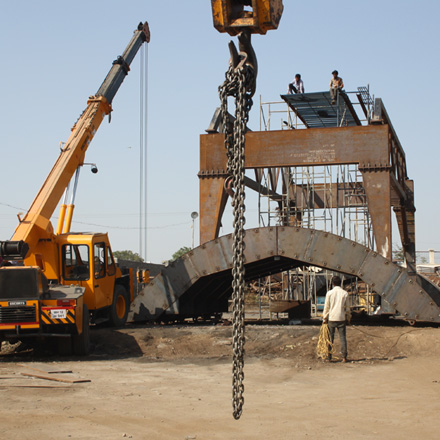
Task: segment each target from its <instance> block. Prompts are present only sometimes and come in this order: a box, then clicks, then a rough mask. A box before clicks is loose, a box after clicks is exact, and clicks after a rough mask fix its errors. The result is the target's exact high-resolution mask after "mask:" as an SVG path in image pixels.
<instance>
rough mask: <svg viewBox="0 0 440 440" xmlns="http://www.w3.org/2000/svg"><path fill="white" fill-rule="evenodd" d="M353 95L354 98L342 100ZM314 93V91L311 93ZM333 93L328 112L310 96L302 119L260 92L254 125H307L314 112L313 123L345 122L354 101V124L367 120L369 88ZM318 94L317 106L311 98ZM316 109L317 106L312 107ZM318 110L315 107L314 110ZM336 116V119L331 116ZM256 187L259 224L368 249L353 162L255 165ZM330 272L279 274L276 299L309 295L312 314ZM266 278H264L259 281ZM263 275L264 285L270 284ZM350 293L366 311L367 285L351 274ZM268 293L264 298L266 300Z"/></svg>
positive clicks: (364, 207)
mask: <svg viewBox="0 0 440 440" xmlns="http://www.w3.org/2000/svg"><path fill="white" fill-rule="evenodd" d="M350 94H355V95H356V97H357V99H358V102H353V103H352V102H351V101H349V100H348V99H347V96H349V95H350ZM316 95H318V94H316ZM344 95H345V97H344V98H342V97H341V96H339V95H338V100H337V104H336V109H334V108H333V107H335V106H332V111H333V114H330V111H329V110H328V109H327V107H326V106H327V103H326V101H327V100H328V98H327V96H326V94H325V93H321V95H320V97H318V98H316V97H314V99H313V101H314V102H315V107H314V108H312V107H310V109H309V108H307V109H306V112H309V113H308V114H307V116H310V118H309V119H308V120H307V119H306V118H302V117H301V114H300V112H298V111H295V108H292V107H293V106H291V105H288V104H287V103H286V102H285V101H286V100H285V101H280V102H275V101H271V102H263V101H262V100H261V97H260V130H261V131H270V130H274V129H275V130H298V129H307V128H310V126H309V125H308V121H310V120H311V118H312V117H313V115H312V114H311V113H312V111H313V112H316V121H315V124H320V119H321V116H323V115H327V117H328V119H327V120H326V121H324V122H323V124H324V123H325V124H326V125H325V126H326V127H328V126H329V125H328V124H329V122H328V121H329V120H330V118H333V119H331V121H333V122H332V123H334V125H333V126H337V127H341V126H343V125H344V124H348V122H349V119H348V113H347V112H348V111H349V112H351V116H350V118H351V119H350V121H351V122H352V123H354V122H356V115H354V118H353V111H354V110H353V109H354V106H356V105H357V106H360V108H361V110H362V114H363V116H364V118H362V119H361V118H359V119H357V122H356V123H357V125H359V124H362V123H364V124H369V122H370V119H371V117H372V109H373V102H374V100H373V98H372V97H371V96H370V92H369V87H368V86H367V87H359V88H358V90H357V91H356V92H344ZM318 99H321V101H320V103H319V105H317V104H316V102H318V101H317V100H318ZM317 109H318V110H317ZM319 109H321V110H319ZM335 116H336V118H335ZM256 174H257V175H256V179H257V182H258V184H259V188H260V190H259V191H258V218H259V226H260V227H265V226H300V227H304V228H312V229H318V230H322V231H325V232H330V233H332V234H336V235H339V236H341V237H344V238H348V239H350V240H353V241H355V242H357V243H360V244H362V245H364V246H367V247H368V248H370V249H374V247H375V242H374V234H373V228H372V223H371V219H370V215H369V211H368V204H367V197H366V193H365V189H364V186H363V180H362V174H361V172H360V170H359V166H358V165H357V164H351V165H328V166H307V167H292V168H275V169H274V168H270V169H260V170H258V173H256ZM332 275H333V273H331V272H328V271H323V270H321V269H317V268H314V267H301V268H297V269H295V270H291V271H289V272H287V273H285V274H283V276H282V288H281V293H278V297H277V298H280V299H281V300H309V301H310V302H311V314H312V316H317V315H319V313H320V312H322V309H323V304H322V295H323V294H325V292H326V291H327V290H328V288H329V287H330V279H331V277H332ZM265 283H267V280H266V281H265ZM270 284H271V283H270V280H269V285H270ZM350 285H351V289H350V290H351V293H352V295H351V296H350V297H351V299H352V302H353V304H352V305H353V306H354V307H362V308H364V309H365V310H366V311H367V312H368V313H369V314H370V313H372V312H373V310H374V298H373V294H372V293H371V289H370V288H369V286H364V285H359V283H358V280H357V279H353V280H350ZM270 299H271V298H270V296H269V300H270Z"/></svg>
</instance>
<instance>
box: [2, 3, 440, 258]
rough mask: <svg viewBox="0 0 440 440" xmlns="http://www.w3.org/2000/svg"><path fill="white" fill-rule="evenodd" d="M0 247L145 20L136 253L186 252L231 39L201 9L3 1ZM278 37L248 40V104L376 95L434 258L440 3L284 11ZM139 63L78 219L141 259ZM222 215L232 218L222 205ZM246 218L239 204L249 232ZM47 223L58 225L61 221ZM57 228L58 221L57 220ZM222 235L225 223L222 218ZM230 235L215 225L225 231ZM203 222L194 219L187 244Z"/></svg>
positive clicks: (106, 129)
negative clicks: (333, 89)
mask: <svg viewBox="0 0 440 440" xmlns="http://www.w3.org/2000/svg"><path fill="white" fill-rule="evenodd" d="M0 5H1V10H2V14H1V16H0V49H1V65H2V68H1V73H0V77H1V81H0V99H1V103H2V105H1V106H0V165H1V171H0V175H1V183H2V192H1V194H0V240H7V239H9V238H10V237H11V236H12V234H13V232H14V229H15V227H16V226H17V222H18V221H17V217H16V215H17V213H18V212H26V210H27V209H28V208H29V206H30V204H31V202H32V200H33V198H34V197H35V195H36V194H37V192H38V190H39V188H40V186H41V184H42V183H43V181H44V179H45V178H46V176H47V174H48V173H49V171H50V169H51V168H52V166H53V163H54V162H55V160H56V158H57V156H58V154H59V143H60V142H61V141H66V140H67V138H68V136H69V134H70V128H71V127H72V125H73V123H74V122H75V121H76V120H77V118H78V116H79V115H80V114H81V112H82V111H83V109H84V108H85V107H86V102H87V98H88V97H89V95H93V94H94V93H95V92H96V91H97V90H98V88H99V86H100V85H101V82H102V81H103V79H104V77H105V76H106V74H107V72H108V70H109V69H110V67H111V62H112V61H113V60H114V59H115V58H116V56H117V55H120V54H121V53H122V52H123V50H124V48H125V47H126V45H127V43H128V41H129V40H130V38H131V36H132V32H133V30H134V29H135V28H136V27H137V24H138V23H139V22H140V21H145V20H147V21H148V22H149V25H150V29H151V42H150V44H149V45H148V125H147V130H148V136H147V139H148V155H147V170H148V172H147V194H148V208H147V212H148V216H147V238H148V247H147V251H146V254H144V255H143V256H144V257H145V258H146V259H147V260H149V261H153V262H162V261H163V260H166V259H169V258H170V257H171V255H172V254H173V253H174V252H175V251H176V250H178V249H179V248H180V247H182V246H191V240H192V229H191V226H192V220H191V212H193V211H198V210H199V206H198V205H199V202H198V200H199V188H198V178H197V173H198V171H199V136H200V134H203V133H204V130H205V129H206V128H207V127H208V125H209V122H210V120H211V117H212V115H213V113H214V111H215V109H216V107H217V106H218V105H219V98H218V92H217V89H218V86H219V84H221V83H222V81H223V79H224V72H225V70H226V68H227V64H228V58H229V53H228V47H227V43H228V41H229V40H230V37H229V36H228V35H226V34H220V33H218V32H217V31H216V30H215V29H214V27H213V25H212V15H211V2H210V1H209V0H193V1H191V2H177V1H175V0H174V1H171V0H161V1H160V2H158V1H153V0H142V1H141V0H126V1H124V2H120V1H115V0H106V1H101V0H93V1H90V0H89V1H83V0H77V1H76V2H73V3H72V2H60V1H59V0H58V1H52V0H40V1H38V2H34V1H30V0H22V1H20V2H11V1H6V0H0ZM284 8H285V9H284V14H283V17H282V20H281V23H280V27H279V29H278V30H276V31H270V32H268V34H267V35H265V36H259V35H258V36H255V37H254V39H253V45H254V48H255V50H256V53H257V57H258V62H259V76H258V83H257V92H256V97H255V101H256V104H255V105H254V108H253V109H252V114H251V118H250V123H249V126H250V128H251V129H253V130H257V129H258V127H259V115H258V113H259V111H258V100H259V96H260V95H261V97H262V99H263V100H264V101H271V100H279V95H280V94H283V93H285V91H286V89H287V84H288V83H289V82H290V81H292V80H293V77H294V75H295V73H297V72H300V73H301V74H302V78H303V80H304V83H305V87H306V91H310V92H311V91H321V90H326V89H327V88H328V83H329V80H330V77H331V74H330V73H331V71H332V70H333V69H338V70H339V72H340V75H341V76H342V77H343V79H344V82H345V88H346V90H355V89H356V88H357V87H358V86H363V85H367V84H370V89H371V92H372V94H374V95H375V96H376V97H380V98H382V99H383V101H384V104H385V106H386V108H387V111H388V113H389V115H390V117H391V120H392V123H393V125H394V127H395V129H396V131H397V133H398V136H399V139H400V141H401V144H402V146H403V148H404V149H405V152H406V158H407V167H408V174H409V177H410V178H411V179H414V181H415V202H416V207H417V212H416V239H417V248H418V249H419V250H427V249H428V248H433V249H436V250H440V232H439V228H437V218H438V217H439V214H440V206H439V204H438V203H437V199H436V196H435V194H436V188H437V186H436V185H437V184H438V181H439V177H438V171H436V170H437V169H438V164H439V159H440V148H439V146H440V145H439V138H438V135H437V127H438V124H439V119H438V113H437V110H438V103H439V102H440V96H439V95H440V92H439V88H438V78H439V77H440V58H439V55H438V42H439V40H440V27H439V26H438V17H439V16H440V2H438V0H419V1H417V2H415V1H409V0H401V1H399V2H396V1H393V0H380V1H379V0H371V1H369V2H364V1H358V0H339V1H338V2H337V4H335V3H334V2H328V1H323V0H309V1H302V2H299V1H295V0H284ZM139 100H140V57H137V59H135V60H134V62H133V64H132V68H131V71H130V73H129V75H128V77H127V78H126V79H125V82H124V83H123V85H122V86H121V88H120V90H119V92H118V94H117V95H116V97H115V99H114V101H113V110H114V111H113V113H112V120H111V123H110V124H108V123H107V121H104V122H103V124H102V125H101V128H100V130H99V131H98V133H97V134H96V136H95V138H94V140H93V141H92V144H91V145H90V147H89V150H88V152H87V156H86V160H87V161H88V162H94V163H96V164H97V166H98V168H99V173H98V174H92V173H90V172H89V171H88V170H86V169H84V170H83V171H82V174H81V180H80V184H79V189H78V194H77V200H76V210H75V216H74V223H73V226H72V229H73V230H75V231H78V232H81V231H94V232H108V233H109V237H110V241H111V243H112V247H113V250H126V249H128V250H132V251H134V252H138V251H139V229H138V224H139V124H140V116H139ZM228 210H230V207H229V208H228ZM256 212H257V210H256V206H255V205H253V204H252V199H250V200H249V201H248V215H249V217H250V221H249V222H248V224H247V226H249V227H252V226H255V225H256V221H257V220H256V219H255V217H257V216H256ZM57 215H58V214H57V212H55V214H54V216H57ZM55 222H56V220H55ZM224 223H225V222H224ZM230 231H231V227H230V226H229V225H227V224H224V228H223V230H222V233H229V232H230ZM198 233H199V230H198V220H196V222H195V236H196V245H197V244H198V239H197V237H198Z"/></svg>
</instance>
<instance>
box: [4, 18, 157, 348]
mask: <svg viewBox="0 0 440 440" xmlns="http://www.w3.org/2000/svg"><path fill="white" fill-rule="evenodd" d="M149 41H150V30H149V27H148V23H146V22H145V23H140V24H139V26H138V27H137V29H136V30H135V32H134V35H133V37H132V38H131V40H130V42H129V44H128V46H127V47H126V49H125V51H124V53H123V54H122V56H119V57H118V58H117V59H116V60H115V61H114V62H113V65H112V67H111V69H110V71H109V73H108V75H107V77H106V78H105V80H104V82H103V83H102V85H101V87H100V88H99V90H98V92H97V93H96V95H94V96H91V97H90V98H89V100H88V101H87V107H86V109H85V110H84V112H83V113H82V115H81V116H80V118H79V119H78V121H77V122H76V123H75V125H74V126H73V128H72V133H71V135H70V137H69V139H68V141H67V142H66V144H64V146H63V148H62V151H61V154H60V156H59V157H58V159H57V161H56V163H55V165H54V166H53V168H52V170H51V172H50V173H49V175H48V176H47V178H46V181H45V182H44V184H43V186H42V187H41V189H40V191H39V192H38V194H37V196H36V197H35V199H34V201H33V203H32V205H31V207H30V208H29V211H28V212H27V213H26V215H25V216H24V218H23V219H20V223H19V225H18V227H17V229H16V230H15V233H14V235H13V237H12V239H11V240H10V241H3V242H0V257H1V258H2V260H3V263H2V267H0V341H1V340H3V339H8V338H9V339H10V338H11V337H18V338H22V337H26V336H28V337H48V336H54V337H57V338H58V341H59V348H60V350H61V351H63V352H67V353H68V352H70V351H71V350H72V349H73V351H74V353H75V354H79V355H84V354H87V353H88V351H89V319H90V315H92V317H93V318H96V317H107V318H108V319H109V320H110V322H111V323H112V324H113V325H115V326H120V325H123V324H124V323H125V321H126V319H127V314H128V309H129V304H130V302H131V300H132V299H133V282H132V278H131V277H132V275H131V274H132V272H128V273H126V274H123V273H122V271H121V269H120V268H119V267H117V265H116V263H115V260H114V258H113V254H112V250H111V247H110V243H109V239H108V236H107V234H82V233H72V232H70V227H71V223H72V216H73V210H74V203H75V194H76V189H77V185H78V178H79V171H80V169H81V167H82V166H83V165H84V159H85V154H86V151H87V148H88V146H89V145H90V142H91V140H92V139H93V137H94V135H95V133H96V131H97V130H98V128H99V126H100V125H101V122H102V121H103V119H104V117H105V116H106V115H109V114H110V112H111V111H112V107H111V104H112V101H113V98H114V96H115V95H116V93H117V91H118V89H119V87H120V86H121V84H122V82H123V81H124V78H125V76H126V75H127V74H128V72H129V70H130V64H131V62H132V61H133V59H134V57H135V56H136V54H137V52H138V51H139V49H140V47H141V46H142V45H143V43H145V42H149ZM92 172H95V173H96V172H97V168H96V166H95V165H93V164H92ZM72 179H73V188H72V189H71V191H69V187H70V183H71V180H72ZM63 193H64V201H63V203H62V204H61V209H60V216H59V221H58V225H57V227H56V230H55V231H54V228H53V226H52V223H51V221H50V218H51V216H52V215H53V213H54V211H55V209H56V207H57V205H58V203H59V202H60V200H61V199H62V197H63ZM69 196H70V202H69V204H67V200H68V198H69Z"/></svg>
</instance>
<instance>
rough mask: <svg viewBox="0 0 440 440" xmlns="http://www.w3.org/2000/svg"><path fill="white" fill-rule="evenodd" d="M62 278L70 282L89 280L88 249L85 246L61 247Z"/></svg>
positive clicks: (67, 245)
mask: <svg viewBox="0 0 440 440" xmlns="http://www.w3.org/2000/svg"><path fill="white" fill-rule="evenodd" d="M62 252H63V278H64V279H65V280H71V281H87V280H88V279H90V258H89V247H88V246H87V245H85V244H66V245H64V246H63V251H62Z"/></svg>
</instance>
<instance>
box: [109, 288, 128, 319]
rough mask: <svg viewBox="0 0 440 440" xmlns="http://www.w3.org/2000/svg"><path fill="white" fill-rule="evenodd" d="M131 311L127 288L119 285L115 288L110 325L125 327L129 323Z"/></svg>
mask: <svg viewBox="0 0 440 440" xmlns="http://www.w3.org/2000/svg"><path fill="white" fill-rule="evenodd" d="M129 309H130V297H129V296H128V292H127V291H126V290H125V288H124V287H123V286H121V285H119V284H117V285H116V286H115V292H114V295H113V303H112V306H111V308H110V316H109V318H110V323H111V325H112V326H113V327H123V326H124V325H125V323H126V322H127V316H128V311H129Z"/></svg>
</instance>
